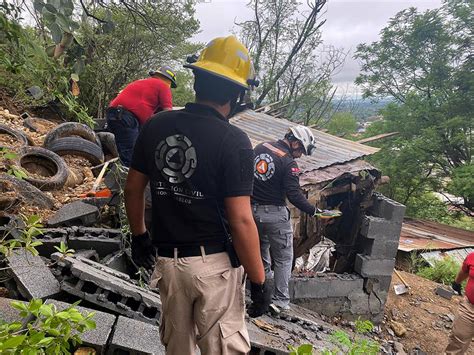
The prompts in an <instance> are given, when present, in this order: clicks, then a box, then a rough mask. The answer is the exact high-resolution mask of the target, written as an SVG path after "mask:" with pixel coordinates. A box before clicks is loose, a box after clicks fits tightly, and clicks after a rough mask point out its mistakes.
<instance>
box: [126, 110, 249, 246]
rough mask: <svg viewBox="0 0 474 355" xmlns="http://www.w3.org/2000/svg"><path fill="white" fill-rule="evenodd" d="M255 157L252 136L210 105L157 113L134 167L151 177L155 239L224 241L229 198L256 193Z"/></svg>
mask: <svg viewBox="0 0 474 355" xmlns="http://www.w3.org/2000/svg"><path fill="white" fill-rule="evenodd" d="M253 157H254V156H253V150H252V145H251V144H250V140H249V138H248V137H247V135H246V134H245V133H244V132H243V131H242V130H240V129H239V128H237V127H235V126H233V125H231V124H230V123H229V122H228V121H227V120H226V119H225V118H224V117H223V116H222V115H220V114H219V113H218V112H217V111H215V110H214V109H212V108H211V107H209V106H205V105H199V104H187V105H186V108H185V109H183V110H178V111H166V112H161V113H159V114H157V115H155V116H153V117H152V118H151V119H150V120H149V121H148V122H147V123H146V124H145V125H144V126H143V128H142V130H141V132H140V135H139V137H138V139H137V142H136V144H135V150H134V153H133V159H132V163H131V167H132V168H133V169H135V170H137V171H139V172H141V173H143V174H146V175H148V177H149V178H150V187H151V193H152V205H153V221H152V223H153V224H152V236H153V241H154V243H155V244H156V245H157V246H158V247H179V246H189V245H202V244H213V243H217V242H220V241H223V240H224V237H225V235H226V233H225V231H224V226H223V224H224V225H226V224H227V222H226V221H225V215H224V198H226V197H235V196H250V195H251V194H252V185H253ZM218 211H219V212H220V214H221V216H222V219H221V217H220V216H219V212H218ZM226 228H228V226H227V225H226Z"/></svg>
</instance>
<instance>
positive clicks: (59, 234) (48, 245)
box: [36, 228, 69, 258]
mask: <svg viewBox="0 0 474 355" xmlns="http://www.w3.org/2000/svg"><path fill="white" fill-rule="evenodd" d="M42 232H43V234H40V235H38V236H37V237H36V239H38V240H39V241H40V242H41V243H43V244H42V245H38V246H37V247H36V250H37V251H38V253H39V254H40V255H41V256H45V257H48V258H49V256H50V255H51V254H53V253H55V252H57V250H56V249H55V248H54V247H59V246H60V245H61V242H63V243H67V237H68V233H69V231H68V229H67V228H44V229H42Z"/></svg>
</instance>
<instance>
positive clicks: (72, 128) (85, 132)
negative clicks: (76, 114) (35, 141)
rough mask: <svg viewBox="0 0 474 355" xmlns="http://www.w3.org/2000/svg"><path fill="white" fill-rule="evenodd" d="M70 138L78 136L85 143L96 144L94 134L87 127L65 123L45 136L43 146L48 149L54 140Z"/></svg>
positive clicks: (80, 124)
mask: <svg viewBox="0 0 474 355" xmlns="http://www.w3.org/2000/svg"><path fill="white" fill-rule="evenodd" d="M71 136H78V137H81V138H83V139H85V140H86V141H89V142H92V143H95V144H98V143H97V141H98V140H97V137H96V135H95V132H94V131H93V130H92V129H91V128H89V126H86V125H85V124H82V123H77V122H65V123H61V124H60V125H58V126H56V127H55V128H53V130H52V131H51V132H49V133H48V134H47V135H46V137H45V138H44V143H43V146H44V147H46V148H48V149H49V146H50V145H51V144H52V143H53V142H54V141H55V140H57V139H59V138H64V137H71ZM99 144H100V143H99Z"/></svg>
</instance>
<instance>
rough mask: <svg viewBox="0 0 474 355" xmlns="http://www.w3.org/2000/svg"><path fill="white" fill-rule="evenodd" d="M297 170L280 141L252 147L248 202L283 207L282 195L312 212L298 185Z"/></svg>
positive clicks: (311, 207) (312, 208)
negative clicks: (249, 199)
mask: <svg viewBox="0 0 474 355" xmlns="http://www.w3.org/2000/svg"><path fill="white" fill-rule="evenodd" d="M299 173H300V169H299V168H298V164H296V161H295V160H294V159H293V157H292V156H291V153H290V148H289V147H288V145H287V144H286V143H285V142H284V141H281V140H279V141H278V142H266V143H261V144H259V145H257V146H256V147H255V160H254V177H255V179H254V189H253V196H252V202H254V203H258V204H261V205H276V206H285V205H286V200H285V197H287V198H288V200H289V201H290V202H291V203H292V204H293V205H294V206H295V207H296V208H298V209H300V210H301V211H303V212H306V213H308V214H310V215H313V214H314V212H315V207H314V206H313V205H312V204H310V203H309V202H308V200H307V199H306V197H305V196H304V195H303V193H302V191H301V188H300V180H299Z"/></svg>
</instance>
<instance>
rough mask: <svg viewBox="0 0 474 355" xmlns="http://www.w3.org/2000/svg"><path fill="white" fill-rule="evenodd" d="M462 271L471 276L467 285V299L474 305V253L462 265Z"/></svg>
mask: <svg viewBox="0 0 474 355" xmlns="http://www.w3.org/2000/svg"><path fill="white" fill-rule="evenodd" d="M462 271H464V272H466V273H468V274H469V278H468V279H467V285H466V297H467V298H468V300H469V302H471V303H472V304H474V253H471V254H469V255H468V256H467V257H466V260H464V263H463V264H462Z"/></svg>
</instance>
